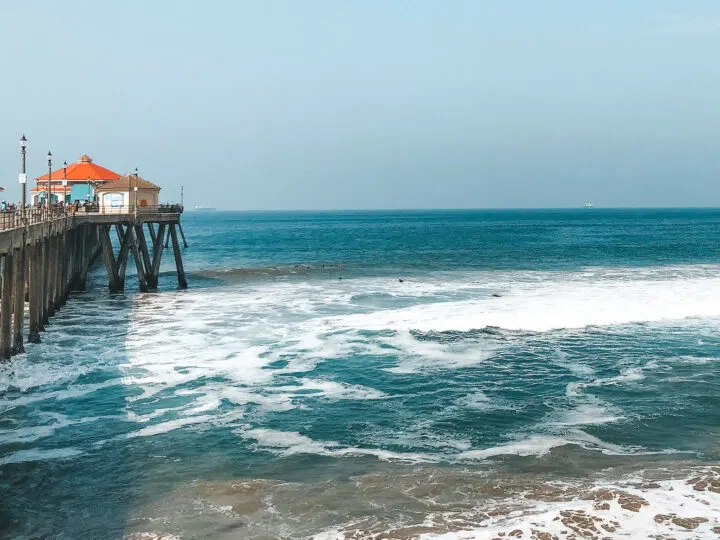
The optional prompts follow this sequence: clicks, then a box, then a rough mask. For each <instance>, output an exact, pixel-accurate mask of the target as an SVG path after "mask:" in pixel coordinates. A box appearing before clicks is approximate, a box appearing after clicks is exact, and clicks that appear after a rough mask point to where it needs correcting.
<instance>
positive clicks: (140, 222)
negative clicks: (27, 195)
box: [0, 205, 187, 360]
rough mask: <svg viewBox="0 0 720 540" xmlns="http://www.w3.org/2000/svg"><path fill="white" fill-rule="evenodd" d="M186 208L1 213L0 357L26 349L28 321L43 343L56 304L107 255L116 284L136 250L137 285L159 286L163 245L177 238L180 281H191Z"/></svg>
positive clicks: (118, 286)
mask: <svg viewBox="0 0 720 540" xmlns="http://www.w3.org/2000/svg"><path fill="white" fill-rule="evenodd" d="M83 210H86V209H83ZM113 210H114V209H113ZM181 214H182V207H181V206H180V205H157V206H138V205H134V206H133V207H130V206H126V207H123V208H121V209H118V211H112V212H105V211H102V209H97V211H82V212H79V211H77V209H75V211H73V209H72V208H70V207H68V206H62V207H58V208H54V207H50V208H48V207H40V208H37V207H27V208H25V209H24V211H23V209H19V210H17V211H15V212H5V213H2V214H0V259H1V260H0V282H1V283H2V284H1V285H0V360H7V359H9V358H10V357H11V356H12V355H15V354H20V353H23V352H24V351H25V347H24V342H25V341H24V332H25V329H24V326H25V322H26V321H27V326H28V328H27V341H28V342H30V343H40V341H41V332H43V331H44V330H45V326H46V325H47V324H49V322H50V318H51V317H52V316H53V315H54V314H55V312H56V311H57V310H59V309H60V308H61V307H62V306H63V305H64V304H65V303H66V301H67V300H68V298H69V296H70V295H71V294H72V293H73V292H74V291H83V290H85V287H86V282H87V275H88V271H89V270H90V268H91V266H92V265H93V264H94V263H95V262H96V261H97V259H98V258H99V257H100V256H102V258H103V261H104V265H105V269H106V271H107V277H108V287H109V289H110V291H112V292H120V291H123V290H124V288H125V271H126V269H127V265H128V262H129V259H130V257H131V256H132V259H133V260H134V262H135V268H136V270H137V280H138V289H139V290H140V291H142V292H147V291H150V290H152V289H155V288H157V286H158V279H159V273H160V264H161V260H162V255H163V250H164V248H165V247H166V246H168V245H172V250H173V255H174V259H175V267H176V269H177V282H178V287H179V288H183V289H184V288H186V287H187V281H186V278H185V270H184V268H183V261H182V252H181V249H180V242H179V240H178V232H179V233H180V235H181V237H182V241H183V244H184V245H186V244H185V239H184V234H183V232H182V227H181V225H180V216H181ZM145 231H147V233H148V236H146V235H145ZM113 233H114V234H115V235H117V245H118V249H117V252H116V251H115V248H114V247H113V241H112V236H113ZM26 307H27V310H26ZM26 312H27V317H26Z"/></svg>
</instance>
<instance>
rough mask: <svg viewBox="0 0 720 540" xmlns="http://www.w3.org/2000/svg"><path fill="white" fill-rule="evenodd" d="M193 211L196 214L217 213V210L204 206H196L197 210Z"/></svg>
mask: <svg viewBox="0 0 720 540" xmlns="http://www.w3.org/2000/svg"><path fill="white" fill-rule="evenodd" d="M193 210H194V211H195V212H215V211H217V208H213V207H211V206H203V205H201V204H196V205H195V208H194V209H193Z"/></svg>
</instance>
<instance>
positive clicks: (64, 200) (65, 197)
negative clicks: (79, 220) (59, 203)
mask: <svg viewBox="0 0 720 540" xmlns="http://www.w3.org/2000/svg"><path fill="white" fill-rule="evenodd" d="M62 184H63V208H64V207H65V205H66V204H67V161H63V182H62Z"/></svg>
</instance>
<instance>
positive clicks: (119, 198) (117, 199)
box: [103, 193, 125, 208]
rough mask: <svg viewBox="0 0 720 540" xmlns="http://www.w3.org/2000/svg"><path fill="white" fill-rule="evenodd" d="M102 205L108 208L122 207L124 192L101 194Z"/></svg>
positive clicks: (123, 204)
mask: <svg viewBox="0 0 720 540" xmlns="http://www.w3.org/2000/svg"><path fill="white" fill-rule="evenodd" d="M103 205H104V206H106V207H110V208H122V207H123V206H125V194H124V193H106V194H105V195H104V196H103Z"/></svg>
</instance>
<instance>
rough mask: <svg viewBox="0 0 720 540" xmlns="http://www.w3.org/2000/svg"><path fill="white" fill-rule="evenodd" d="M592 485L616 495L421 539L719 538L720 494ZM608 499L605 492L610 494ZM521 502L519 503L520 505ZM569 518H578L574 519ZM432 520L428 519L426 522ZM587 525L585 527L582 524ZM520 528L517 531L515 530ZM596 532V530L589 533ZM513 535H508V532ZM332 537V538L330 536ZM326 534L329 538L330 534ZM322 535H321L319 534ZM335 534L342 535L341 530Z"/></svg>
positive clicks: (672, 485)
mask: <svg viewBox="0 0 720 540" xmlns="http://www.w3.org/2000/svg"><path fill="white" fill-rule="evenodd" d="M596 489H602V490H604V492H605V493H612V492H613V490H615V495H614V497H612V498H603V499H602V500H601V501H600V502H601V503H603V504H598V501H596V500H593V499H592V497H584V498H578V499H575V500H572V501H563V502H536V503H532V504H528V503H524V504H523V505H522V507H520V508H519V509H518V510H516V511H515V512H511V513H509V514H507V515H503V516H500V517H490V518H489V519H488V520H487V521H485V522H483V523H482V526H479V527H478V528H475V529H466V530H461V531H456V532H449V533H444V534H432V533H431V534H422V535H420V538H422V539H424V540H490V539H492V538H498V537H501V536H502V537H511V538H513V537H514V538H530V537H532V538H538V537H539V536H538V533H543V534H546V533H547V534H548V538H550V537H553V538H560V539H562V538H568V537H570V535H572V536H573V537H575V536H578V537H585V535H583V534H577V533H575V531H573V530H572V529H571V527H569V526H568V524H570V525H571V526H574V527H579V530H580V531H582V530H586V531H587V535H588V537H590V536H593V537H598V538H599V537H602V538H612V539H614V538H649V537H655V538H671V537H672V538H677V539H678V540H691V539H702V538H708V539H710V538H717V533H716V532H714V531H713V528H716V527H718V526H719V525H720V494H718V493H713V492H710V491H703V492H698V491H696V490H695V489H694V488H693V486H692V485H689V484H688V483H687V482H686V481H684V480H667V481H661V482H658V483H657V484H655V485H654V486H653V487H650V488H641V487H640V488H639V487H633V486H632V485H627V484H620V485H604V484H598V485H597V486H596ZM619 493H620V494H622V493H624V494H628V495H629V496H630V497H633V498H635V499H634V500H637V501H640V503H639V504H638V505H637V507H636V508H638V510H637V511H634V510H632V509H629V507H627V506H626V507H623V505H621V503H620V500H619V495H618V494H619ZM608 497H609V496H608ZM518 506H519V505H518ZM573 516H577V517H578V521H573ZM428 521H429V522H432V518H431V519H430V520H428ZM588 522H589V523H590V525H589V527H592V529H589V528H586V527H585V526H584V525H583V524H585V523H588ZM517 531H520V534H518V533H517ZM593 531H594V532H593ZM511 532H512V533H513V535H512V536H509V533H511ZM331 537H332V536H331ZM331 537H327V538H331ZM317 538H320V537H317ZM334 538H338V539H339V538H344V536H343V535H342V534H339V535H336V536H334Z"/></svg>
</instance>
